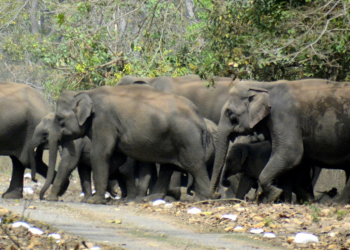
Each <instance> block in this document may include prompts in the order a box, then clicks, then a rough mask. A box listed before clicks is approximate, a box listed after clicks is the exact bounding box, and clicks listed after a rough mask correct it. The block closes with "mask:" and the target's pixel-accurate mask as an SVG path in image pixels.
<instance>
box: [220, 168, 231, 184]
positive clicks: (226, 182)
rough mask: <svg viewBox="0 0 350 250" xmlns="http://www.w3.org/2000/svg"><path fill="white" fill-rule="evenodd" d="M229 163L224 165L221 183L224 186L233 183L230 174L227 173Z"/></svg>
mask: <svg viewBox="0 0 350 250" xmlns="http://www.w3.org/2000/svg"><path fill="white" fill-rule="evenodd" d="M226 168H227V164H225V165H224V167H223V170H222V173H221V177H220V182H221V183H220V184H221V185H222V186H224V187H229V186H230V185H231V182H230V181H229V180H228V177H229V176H228V175H227V169H226Z"/></svg>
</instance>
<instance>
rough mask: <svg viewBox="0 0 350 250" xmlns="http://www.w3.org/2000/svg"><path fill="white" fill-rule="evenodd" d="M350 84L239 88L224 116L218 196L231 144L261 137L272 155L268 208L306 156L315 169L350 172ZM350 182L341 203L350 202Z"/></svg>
mask: <svg viewBox="0 0 350 250" xmlns="http://www.w3.org/2000/svg"><path fill="white" fill-rule="evenodd" d="M349 114H350V84H349V83H339V82H331V81H328V80H321V79H307V80H298V81H278V82H244V81H241V82H238V83H237V84H236V85H235V86H234V87H233V88H232V89H231V90H230V96H229V98H228V100H227V102H226V103H225V105H224V107H223V108H222V111H221V118H220V122H219V125H218V137H217V140H216V144H215V145H216V157H215V164H214V171H213V178H212V180H211V193H212V194H214V192H215V189H216V186H217V184H218V180H219V177H220V173H221V170H222V166H223V165H224V161H225V156H226V152H227V146H228V142H229V140H231V139H233V138H235V137H236V136H237V135H239V134H249V133H252V132H253V131H260V132H262V133H264V134H265V135H266V138H269V139H270V140H271V143H272V152H271V156H270V158H269V161H268V162H267V164H266V167H265V168H264V170H263V171H262V173H261V174H260V177H259V182H260V185H261V187H262V189H263V192H264V194H265V196H266V200H267V202H273V201H275V200H276V199H277V198H278V197H279V196H280V194H281V193H282V190H281V189H279V188H277V187H275V186H273V185H272V182H273V180H275V179H276V178H277V177H279V176H281V175H282V174H283V173H285V172H286V171H288V170H291V169H293V168H295V167H296V166H297V165H298V164H300V162H301V160H302V158H303V157H304V156H305V157H307V158H308V159H310V160H311V161H312V162H314V163H315V165H317V166H320V167H327V168H340V169H348V168H349V159H350V152H349V150H348V147H349V146H350V117H349ZM349 185H350V183H349V182H347V184H346V187H345V189H344V190H345V191H344V192H343V193H342V195H341V199H340V201H341V202H343V203H346V202H349V200H350V199H349V198H350V197H349V195H350V193H349V192H348V191H347V190H349V188H350V186H349Z"/></svg>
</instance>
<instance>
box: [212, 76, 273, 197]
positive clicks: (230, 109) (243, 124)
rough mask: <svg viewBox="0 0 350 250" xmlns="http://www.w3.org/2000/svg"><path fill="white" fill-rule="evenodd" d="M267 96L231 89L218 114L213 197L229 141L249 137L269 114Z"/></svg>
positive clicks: (241, 88) (240, 86)
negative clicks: (239, 136) (243, 136)
mask: <svg viewBox="0 0 350 250" xmlns="http://www.w3.org/2000/svg"><path fill="white" fill-rule="evenodd" d="M270 107H271V106H270V101H269V93H268V91H267V90H265V89H260V88H252V87H248V86H247V85H245V84H244V83H242V84H240V83H238V84H237V85H236V86H234V87H232V88H231V90H230V93H229V98H228V100H227V102H226V103H225V105H224V106H223V108H222V110H221V116H220V121H219V125H218V132H217V134H216V136H215V150H216V152H215V162H214V169H213V175H212V179H211V189H210V191H211V194H212V196H213V197H215V195H214V193H215V191H216V188H217V185H218V182H219V178H220V176H221V170H222V167H223V165H224V162H225V156H226V153H227V149H228V145H229V142H230V140H231V141H233V140H234V139H235V138H236V137H237V136H238V135H246V134H251V133H252V132H253V131H254V128H255V126H256V125H257V124H258V123H259V122H260V121H262V120H263V119H264V118H265V117H266V116H268V115H269V114H270Z"/></svg>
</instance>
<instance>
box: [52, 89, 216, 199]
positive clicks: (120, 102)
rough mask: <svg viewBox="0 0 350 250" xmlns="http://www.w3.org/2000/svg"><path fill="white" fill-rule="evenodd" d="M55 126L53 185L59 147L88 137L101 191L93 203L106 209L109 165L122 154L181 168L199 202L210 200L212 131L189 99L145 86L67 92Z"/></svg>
mask: <svg viewBox="0 0 350 250" xmlns="http://www.w3.org/2000/svg"><path fill="white" fill-rule="evenodd" d="M54 124H55V128H56V129H55V131H56V132H54V133H50V136H51V134H52V136H53V137H56V140H49V141H50V160H49V173H48V179H47V180H50V178H52V173H53V168H54V166H55V162H56V156H57V145H58V141H59V140H74V139H77V138H80V137H83V136H85V135H87V136H88V137H89V138H91V142H92V147H91V153H90V156H91V165H92V170H93V173H94V175H93V178H94V183H95V188H96V193H95V195H94V196H93V197H91V198H90V199H89V200H88V202H90V203H105V199H104V193H105V190H106V187H107V179H108V168H109V161H110V159H111V156H112V155H113V154H114V153H116V152H118V153H120V154H122V155H124V156H125V157H126V156H129V157H132V158H133V159H135V160H139V161H141V162H153V163H154V162H157V163H160V164H161V165H162V166H161V167H166V168H167V169H169V170H170V171H171V170H172V169H173V168H174V167H175V166H177V167H180V168H182V169H183V170H185V171H188V172H190V173H191V174H192V175H193V177H194V182H195V190H196V197H197V198H198V199H205V198H209V196H210V195H209V177H208V173H207V171H206V166H205V160H206V159H205V158H206V154H205V149H206V144H207V129H206V125H205V122H204V119H203V118H202V117H201V116H200V115H199V114H198V110H197V108H196V107H195V105H194V104H193V103H192V102H191V101H189V100H188V99H186V98H183V97H180V96H177V95H172V94H167V93H163V92H161V91H158V90H155V89H153V88H150V87H148V86H139V85H132V86H116V87H107V86H106V87H100V88H97V89H93V90H89V91H80V92H75V91H66V92H64V93H62V94H61V95H60V97H59V98H58V99H57V109H56V113H55V122H54ZM52 139H53V138H52ZM51 141H52V142H54V143H51ZM167 176H168V175H167ZM170 176H171V175H170ZM170 176H169V178H170Z"/></svg>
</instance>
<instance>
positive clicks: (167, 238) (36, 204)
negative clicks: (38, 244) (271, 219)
mask: <svg viewBox="0 0 350 250" xmlns="http://www.w3.org/2000/svg"><path fill="white" fill-rule="evenodd" d="M0 205H1V206H2V207H5V208H7V209H9V210H11V211H13V212H15V213H19V214H22V213H23V210H24V207H28V206H29V204H28V201H27V202H26V201H23V200H22V201H19V200H17V201H12V200H4V199H0ZM30 207H31V209H25V210H24V216H25V217H29V218H31V219H35V220H40V221H43V222H46V223H49V224H51V225H52V226H53V227H55V228H58V229H61V230H64V231H66V232H68V233H71V234H75V235H79V236H82V237H84V238H86V239H87V240H89V241H94V242H102V243H104V244H108V245H112V246H122V247H124V248H126V249H145V250H146V249H242V250H251V249H261V250H263V249H273V248H272V246H268V245H264V244H266V243H263V242H261V241H258V242H254V241H252V240H251V239H249V238H246V237H244V236H233V234H230V235H226V234H201V233H197V232H195V230H193V229H189V228H186V226H185V225H179V224H178V222H175V221H172V220H171V218H164V217H162V216H159V217H158V216H154V215H147V214H142V213H139V212H137V209H135V207H133V205H120V206H116V205H90V204H83V203H77V202H46V201H31V202H30ZM33 208H35V209H33ZM274 249H277V248H274Z"/></svg>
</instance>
